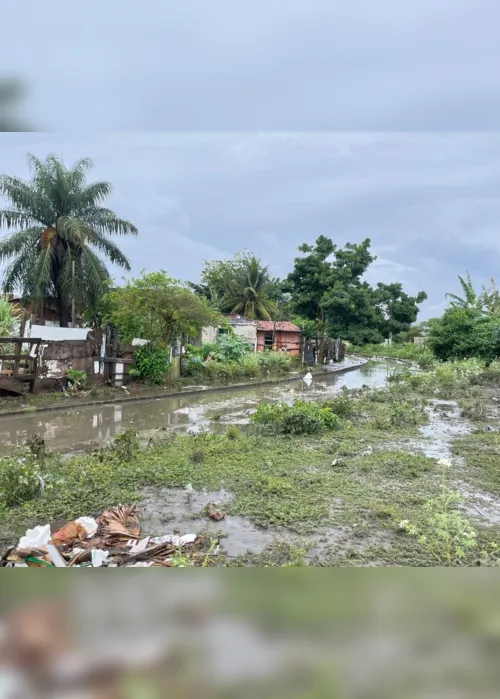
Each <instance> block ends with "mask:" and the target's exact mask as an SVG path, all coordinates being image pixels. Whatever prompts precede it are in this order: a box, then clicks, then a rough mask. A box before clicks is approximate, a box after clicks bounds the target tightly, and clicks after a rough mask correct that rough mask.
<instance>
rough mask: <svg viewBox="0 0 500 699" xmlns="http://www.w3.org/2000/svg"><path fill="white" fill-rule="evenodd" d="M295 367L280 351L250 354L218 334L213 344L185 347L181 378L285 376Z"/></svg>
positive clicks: (243, 345)
mask: <svg viewBox="0 0 500 699" xmlns="http://www.w3.org/2000/svg"><path fill="white" fill-rule="evenodd" d="M296 366H297V358H295V357H290V356H288V355H287V354H286V353H284V352H271V351H269V352H259V353H255V352H253V351H252V350H251V349H250V348H249V346H248V345H247V344H246V343H245V342H243V341H242V340H241V339H240V338H239V337H237V336H236V335H233V334H232V333H227V334H226V333H224V334H222V335H219V338H218V341H217V342H216V343H214V344H205V345H202V346H201V347H193V346H188V348H187V351H186V357H185V359H184V360H183V363H182V374H183V376H187V377H193V378H196V379H199V380H211V381H219V382H224V381H229V380H234V379H244V378H249V379H252V378H260V377H268V376H271V375H272V376H280V375H285V374H287V373H289V372H290V371H292V370H293V369H294V368H296Z"/></svg>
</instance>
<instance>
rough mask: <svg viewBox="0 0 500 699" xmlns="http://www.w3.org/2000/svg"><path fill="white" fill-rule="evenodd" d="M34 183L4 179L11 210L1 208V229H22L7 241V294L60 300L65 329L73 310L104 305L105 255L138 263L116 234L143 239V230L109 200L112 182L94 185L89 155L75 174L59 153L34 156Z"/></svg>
mask: <svg viewBox="0 0 500 699" xmlns="http://www.w3.org/2000/svg"><path fill="white" fill-rule="evenodd" d="M28 163H29V166H30V170H31V173H32V178H31V180H30V181H29V182H23V181H22V180H20V179H18V178H17V177H10V176H8V175H2V176H0V194H3V195H4V196H5V197H6V198H7V199H8V200H9V201H10V203H11V208H10V209H6V210H3V211H2V210H0V226H5V227H6V228H7V229H17V232H15V233H13V234H12V235H10V236H9V237H8V238H5V239H4V240H1V241H0V261H6V260H11V264H10V266H9V267H7V269H6V270H5V273H4V279H3V289H4V292H6V293H7V292H8V293H12V292H13V291H14V290H20V292H21V295H22V298H23V299H24V301H25V302H26V301H30V302H32V303H35V304H37V303H38V304H44V303H52V304H53V305H54V307H56V308H57V309H58V311H59V320H60V325H61V327H68V325H69V316H70V307H71V306H73V307H74V308H75V310H76V311H80V312H81V311H83V310H85V309H88V308H89V307H91V308H92V307H97V306H98V304H99V301H100V299H101V298H102V296H103V294H104V292H105V291H106V287H107V284H108V282H109V279H110V275H109V272H108V270H107V268H106V266H105V264H104V263H103V261H102V260H101V259H100V257H99V256H98V254H97V253H101V254H103V255H105V256H106V257H107V258H108V259H109V260H110V261H111V262H112V263H113V264H116V265H118V266H120V267H122V268H124V269H126V270H129V269H130V263H129V261H128V259H127V258H126V257H125V255H124V254H123V253H122V252H121V251H120V249H119V248H118V246H117V245H116V244H115V243H114V242H113V241H112V240H110V238H109V236H110V235H113V234H116V235H127V234H130V235H136V234H137V228H136V227H135V226H134V225H133V224H132V223H130V221H126V220H125V219H121V218H118V217H117V216H116V214H115V213H114V212H113V211H111V210H110V209H106V208H104V207H102V206H101V203H102V201H103V200H104V199H106V197H108V196H109V195H110V193H111V185H110V184H109V182H92V183H90V184H89V183H88V182H87V179H86V173H87V171H88V170H89V169H90V168H91V167H92V161H91V160H89V159H88V158H85V159H82V160H79V161H77V162H76V163H75V164H74V165H73V167H72V168H70V169H67V168H66V167H65V166H64V164H63V163H62V162H61V161H60V160H58V159H57V158H56V157H55V156H53V155H50V156H48V157H47V158H46V159H45V160H39V159H38V158H36V157H35V156H34V155H29V156H28Z"/></svg>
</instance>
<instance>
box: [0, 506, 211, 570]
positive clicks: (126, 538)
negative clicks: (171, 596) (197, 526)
mask: <svg viewBox="0 0 500 699" xmlns="http://www.w3.org/2000/svg"><path fill="white" fill-rule="evenodd" d="M203 546H204V537H200V536H196V534H186V535H184V536H176V535H166V536H157V537H154V536H146V537H142V538H141V525H140V522H139V518H138V515H137V507H136V505H118V506H116V507H110V508H109V509H107V510H106V511H105V512H103V513H102V515H101V516H100V517H98V518H97V519H94V518H92V517H80V518H79V519H76V520H74V521H73V522H67V523H66V524H65V525H64V526H62V527H59V528H58V527H57V526H51V525H50V524H46V525H44V526H37V527H35V528H34V529H28V531H27V532H26V534H25V536H23V537H21V539H20V540H19V543H18V544H17V546H12V547H11V548H10V549H8V550H7V551H6V552H5V553H4V555H3V556H2V558H1V559H0V566H1V567H26V566H27V567H30V568H43V567H49V568H69V567H75V566H76V567H93V568H100V567H101V566H106V567H119V566H126V567H132V568H149V567H151V566H154V567H173V566H174V563H173V560H172V558H173V556H175V555H176V554H178V553H179V552H182V555H183V556H186V555H188V554H193V553H196V552H200V551H201V550H202V549H203Z"/></svg>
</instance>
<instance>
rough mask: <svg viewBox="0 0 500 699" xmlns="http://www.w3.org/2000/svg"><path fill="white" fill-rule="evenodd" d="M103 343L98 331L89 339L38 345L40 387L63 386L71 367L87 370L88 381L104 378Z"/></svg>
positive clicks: (38, 381) (53, 341)
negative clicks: (102, 370) (102, 371)
mask: <svg viewBox="0 0 500 699" xmlns="http://www.w3.org/2000/svg"><path fill="white" fill-rule="evenodd" d="M101 343H102V337H101V336H100V335H98V334H96V335H95V336H93V335H90V336H89V338H88V339H86V340H62V341H57V340H48V341H46V342H43V343H42V344H41V345H40V348H39V356H38V372H37V373H38V379H37V389H38V390H43V389H50V388H54V387H59V388H60V386H61V383H60V382H61V381H63V382H64V381H65V379H66V373H67V372H68V370H69V369H76V370H77V371H84V372H85V373H86V374H87V377H88V380H89V383H98V382H100V381H101V379H102V376H101V373H100V371H101V364H100V355H101Z"/></svg>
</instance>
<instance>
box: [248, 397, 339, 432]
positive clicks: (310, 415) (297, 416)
mask: <svg viewBox="0 0 500 699" xmlns="http://www.w3.org/2000/svg"><path fill="white" fill-rule="evenodd" d="M252 422H254V423H256V424H258V425H263V426H265V427H268V428H271V429H272V431H274V432H278V433H281V434H295V435H298V434H318V433H320V432H324V431H325V430H333V429H335V428H336V427H338V426H339V424H340V419H339V417H338V416H337V415H335V413H334V412H333V411H332V409H331V408H330V407H328V406H323V405H321V404H318V403H306V402H305V401H297V402H296V403H294V405H291V406H290V405H288V404H287V403H261V404H260V405H259V407H258V408H257V410H256V411H255V413H254V414H253V415H252Z"/></svg>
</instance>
